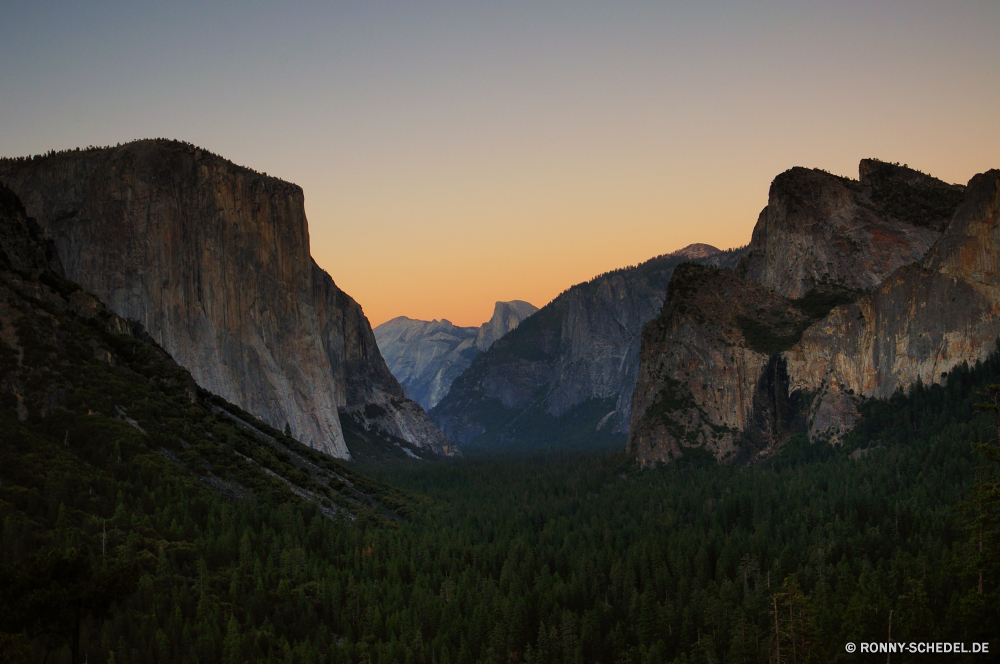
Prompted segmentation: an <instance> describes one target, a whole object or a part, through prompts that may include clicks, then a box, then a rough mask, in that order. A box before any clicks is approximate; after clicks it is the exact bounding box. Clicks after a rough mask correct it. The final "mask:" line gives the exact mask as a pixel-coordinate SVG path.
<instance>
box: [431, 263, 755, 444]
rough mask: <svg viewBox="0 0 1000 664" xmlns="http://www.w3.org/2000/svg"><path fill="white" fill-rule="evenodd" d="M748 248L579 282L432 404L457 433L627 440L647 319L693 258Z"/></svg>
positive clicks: (500, 438) (473, 437)
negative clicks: (680, 267)
mask: <svg viewBox="0 0 1000 664" xmlns="http://www.w3.org/2000/svg"><path fill="white" fill-rule="evenodd" d="M741 255H742V251H741V250H730V251H727V252H720V251H719V250H718V249H715V248H714V247H709V246H708V245H691V246H690V247H687V248H685V249H682V250H680V251H677V252H674V253H672V254H667V255H664V256H659V257H657V258H654V259H651V260H649V261H646V262H645V263H642V264H641V265H638V266H633V267H629V268H623V269H620V270H615V271H613V272H609V273H607V274H603V275H600V276H598V277H596V278H594V279H592V280H591V281H589V282H586V283H583V284H578V285H576V286H573V287H572V288H570V289H568V290H567V291H565V292H563V293H562V294H560V295H559V296H558V297H556V298H555V299H554V300H553V301H552V302H550V303H549V304H547V305H546V306H544V307H543V308H542V309H540V310H539V311H538V312H537V313H535V314H534V315H532V316H531V317H529V318H528V319H526V320H525V321H524V322H523V323H522V324H521V325H520V326H518V328H517V329H516V330H514V331H512V332H510V333H509V334H507V335H506V336H505V337H503V338H502V339H500V340H499V341H498V342H496V343H495V344H494V345H493V346H492V347H491V348H490V349H489V350H488V351H487V352H485V353H483V354H482V355H480V356H478V357H476V359H474V360H473V361H472V364H471V365H470V367H469V368H468V369H467V370H466V371H465V372H464V373H463V374H462V375H461V376H459V377H458V378H457V379H456V380H455V382H454V383H453V384H452V388H451V391H450V392H449V393H448V395H447V396H446V397H445V398H444V399H443V400H442V401H441V402H440V403H439V404H438V405H437V407H435V408H434V410H433V411H431V417H432V419H433V420H434V422H435V424H437V426H438V427H439V428H440V429H441V430H442V431H443V432H445V434H446V435H447V436H448V437H449V438H450V439H451V440H453V441H455V442H457V443H459V444H469V443H471V442H473V441H476V445H477V446H480V447H488V448H490V449H495V450H499V449H506V450H515V449H517V450H521V451H540V450H545V449H555V448H558V447H562V446H569V447H581V446H584V447H586V446H594V445H596V446H604V447H606V446H609V445H610V446H616V445H619V444H621V443H623V442H624V434H625V432H626V431H627V427H628V412H629V410H630V407H631V396H632V389H633V387H634V385H635V380H636V376H637V372H638V359H639V355H638V354H639V337H640V333H641V330H642V326H643V324H644V323H645V322H646V321H648V320H650V319H651V318H654V317H655V316H656V314H657V313H659V310H660V307H661V305H662V303H663V298H664V296H665V294H666V290H667V284H668V283H669V282H670V278H671V275H672V274H673V271H674V269H675V268H676V267H677V266H678V265H681V264H682V263H684V262H687V261H690V260H696V261H714V262H716V263H718V264H723V265H728V266H730V267H732V266H734V265H735V263H736V261H737V260H738V259H739V257H740V256H741Z"/></svg>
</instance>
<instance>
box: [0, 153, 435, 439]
mask: <svg viewBox="0 0 1000 664" xmlns="http://www.w3.org/2000/svg"><path fill="white" fill-rule="evenodd" d="M0 182H3V183H5V184H6V185H7V186H9V187H10V188H11V189H12V190H13V191H14V192H15V193H16V194H17V195H18V196H19V197H20V199H21V200H22V201H23V202H24V205H25V208H26V209H27V212H28V215H29V216H31V217H34V218H35V219H36V220H37V221H38V223H39V225H40V226H41V227H42V228H43V229H44V231H45V232H46V233H47V234H48V235H49V236H50V237H52V238H53V239H54V242H55V248H56V251H57V252H58V255H59V258H60V259H61V261H62V264H63V266H64V267H65V272H66V276H67V278H69V279H72V280H74V281H76V282H78V283H80V284H81V285H82V286H83V287H84V288H86V289H87V290H89V291H91V292H93V293H95V294H96V295H97V296H98V297H100V298H101V299H102V300H104V301H105V302H106V303H107V305H108V306H109V307H110V308H111V309H112V310H113V311H114V312H115V313H117V314H118V315H119V316H122V317H123V318H129V319H134V320H138V321H139V322H140V323H141V324H142V325H143V327H144V328H145V329H146V330H148V332H149V334H150V335H152V337H153V338H154V339H155V340H156V342H157V343H159V344H160V345H161V346H162V347H163V348H164V349H166V350H167V351H168V352H169V353H170V354H171V355H172V356H173V357H174V359H176V360H177V362H178V363H179V364H180V365H182V366H183V367H185V368H186V369H187V370H188V371H190V372H191V374H192V376H194V378H195V380H197V381H198V383H199V384H200V385H201V386H203V387H204V388H206V389H208V390H210V391H212V392H215V393H216V394H219V395H220V396H222V397H223V398H225V399H227V400H228V401H231V402H233V403H235V404H237V405H239V406H240V407H242V408H244V409H245V410H247V411H249V412H250V413H252V414H254V415H256V416H257V417H259V418H261V419H262V420H263V421H264V422H266V423H267V424H269V425H271V426H273V427H276V428H278V429H283V428H285V427H286V425H287V426H288V427H289V428H290V429H291V431H292V433H293V435H294V436H295V437H296V438H298V439H299V440H301V441H303V442H305V443H307V444H308V445H310V446H312V447H314V448H316V449H319V450H322V451H324V452H326V453H328V454H331V455H333V456H337V457H342V458H349V457H350V452H349V451H348V449H347V446H346V443H345V440H344V435H343V430H342V428H341V423H340V416H341V414H344V415H351V416H352V417H354V418H355V419H361V420H363V423H364V425H365V426H366V427H372V426H374V427H376V428H377V429H381V430H384V431H385V432H386V433H389V434H392V435H395V436H397V437H399V438H403V439H405V440H407V441H409V442H411V443H414V444H416V445H418V446H421V447H427V448H429V449H433V450H434V451H436V452H438V453H445V454H447V453H449V450H451V449H452V448H451V446H449V444H448V441H447V440H446V439H445V438H444V436H443V435H442V434H441V433H440V432H439V431H438V430H437V429H435V428H434V426H433V425H432V424H431V422H430V420H429V419H428V418H427V415H426V414H425V413H424V411H423V410H422V409H421V408H420V406H418V405H417V404H416V403H414V402H412V401H410V400H409V399H407V398H406V397H405V395H404V393H403V388H402V387H401V386H400V385H399V383H398V382H397V381H396V379H395V378H393V376H392V374H391V373H390V372H389V369H388V367H386V365H385V361H384V360H383V359H382V356H381V355H380V354H379V350H378V346H377V344H376V342H375V336H374V335H373V334H372V330H371V327H370V326H369V324H368V320H367V319H366V318H365V315H364V312H363V311H362V310H361V307H360V305H358V303H357V302H355V301H354V300H353V299H352V298H351V297H350V296H348V295H347V294H346V293H344V292H343V291H342V290H340V289H339V288H338V287H337V285H336V284H335V283H334V282H333V279H331V278H330V275H328V274H327V273H326V272H325V271H323V270H322V269H320V267H319V266H318V265H316V263H315V261H313V259H312V257H311V256H310V253H309V229H308V226H307V223H306V216H305V209H304V206H303V193H302V189H301V188H299V187H298V186H296V185H294V184H290V183H288V182H283V181H281V180H278V179H276V178H273V177H268V176H267V175H262V174H260V173H257V172H255V171H252V170H250V169H247V168H243V167H240V166H237V165H235V164H233V163H231V162H229V161H226V160H225V159H222V158H221V157H218V156H216V155H213V154H211V153H209V152H207V151H205V150H201V149H199V148H196V147H194V146H192V145H189V144H186V143H180V142H176V141H166V140H143V141H136V142H134V143H129V144H126V145H123V146H120V147H116V148H103V149H87V150H75V151H67V152H61V153H50V154H49V155H47V156H43V157H34V158H29V159H3V160H0Z"/></svg>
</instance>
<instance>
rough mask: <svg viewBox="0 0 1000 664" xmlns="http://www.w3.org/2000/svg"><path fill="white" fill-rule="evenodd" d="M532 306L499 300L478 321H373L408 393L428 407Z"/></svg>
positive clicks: (378, 338)
mask: <svg viewBox="0 0 1000 664" xmlns="http://www.w3.org/2000/svg"><path fill="white" fill-rule="evenodd" d="M536 311H538V308H537V307H535V306H534V305H533V304H530V303H528V302H524V301H522V300H514V301H512V302H497V303H496V304H495V305H494V308H493V317H492V318H490V320H489V321H487V322H485V323H483V324H482V325H481V326H479V327H458V326H456V325H452V323H451V321H448V320H440V321H438V320H433V321H424V320H413V319H410V318H407V317H406V316H399V317H397V318H393V319H392V320H389V321H386V322H385V323H382V324H381V325H379V326H378V327H376V328H375V340H376V341H377V342H378V347H379V350H380V351H381V352H382V357H384V358H385V361H386V364H388V366H389V370H390V371H391V372H392V375H393V376H395V377H396V379H397V380H398V381H399V382H400V384H402V386H403V389H404V390H405V391H406V396H408V397H409V398H411V399H413V400H414V401H416V402H417V403H419V404H420V405H421V406H423V407H424V408H426V409H427V410H428V411H429V410H430V409H432V408H433V407H434V406H436V405H437V404H438V402H439V401H441V399H442V398H444V395H445V394H447V393H448V389H449V388H450V387H451V384H452V382H453V381H454V380H455V378H457V377H458V376H459V375H460V374H461V373H462V372H463V371H465V370H466V369H467V368H468V367H469V365H470V364H471V363H472V360H473V358H475V357H476V355H478V354H479V353H481V352H483V351H484V350H486V349H488V348H489V347H490V346H492V345H493V342H495V341H496V340H497V339H499V338H500V337H502V336H503V335H505V334H507V333H508V332H510V331H511V330H513V329H514V328H515V327H517V326H518V325H519V324H520V322H521V321H522V320H524V319H525V318H527V317H528V316H530V315H531V314H533V313H535V312H536Z"/></svg>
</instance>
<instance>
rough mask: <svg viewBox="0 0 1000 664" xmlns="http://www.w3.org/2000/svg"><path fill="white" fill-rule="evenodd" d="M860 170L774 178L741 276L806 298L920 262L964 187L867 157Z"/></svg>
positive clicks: (872, 281) (877, 279)
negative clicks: (826, 286) (851, 174)
mask: <svg viewBox="0 0 1000 664" xmlns="http://www.w3.org/2000/svg"><path fill="white" fill-rule="evenodd" d="M859 172H860V177H861V179H860V181H857V180H849V179H847V178H842V177H837V176H835V175H831V174H829V173H826V172H824V171H819V170H811V169H806V168H793V169H791V170H788V171H785V172H784V173H782V174H781V175H779V176H778V177H776V178H775V179H774V182H773V183H772V184H771V191H770V194H769V196H768V203H767V207H765V208H764V210H763V211H762V212H761V213H760V217H759V218H758V220H757V225H756V226H755V227H754V231H753V238H752V239H751V241H750V252H749V253H748V254H747V257H746V258H745V259H744V261H743V262H742V263H741V265H740V268H739V271H740V273H741V274H742V275H743V276H744V277H745V278H746V279H747V280H748V281H752V282H754V283H758V284H761V285H763V286H767V287H768V288H771V289H773V290H774V291H775V292H777V293H778V294H780V295H783V296H785V297H791V298H800V297H803V296H805V295H806V293H808V292H809V291H810V290H812V288H813V287H814V286H816V285H817V284H821V283H825V282H832V283H837V284H840V285H843V286H845V287H848V288H853V289H858V290H865V291H870V290H874V289H875V288H877V287H878V286H879V284H881V283H882V281H883V280H885V278H886V277H887V276H888V275H889V274H891V273H892V272H893V270H895V269H896V268H899V267H901V266H903V265H908V264H910V263H913V262H915V261H918V260H920V259H921V258H922V257H923V255H924V254H925V253H926V252H927V250H928V249H929V248H930V246H931V245H932V244H934V242H935V241H936V240H937V238H938V237H939V236H940V232H941V230H942V229H943V228H944V226H945V225H946V224H947V220H948V219H949V218H950V216H951V213H952V212H953V211H954V209H955V206H957V205H958V202H959V201H960V200H961V197H962V190H963V187H961V186H959V185H949V184H946V183H944V182H941V181H940V180H937V179H935V178H932V177H930V176H927V175H923V174H922V173H918V172H917V171H914V170H912V169H909V168H905V167H899V166H894V165H892V164H886V163H883V162H879V161H875V160H869V159H866V160H864V161H862V162H861V164H860V167H859Z"/></svg>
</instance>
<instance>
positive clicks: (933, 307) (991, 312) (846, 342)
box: [786, 170, 1000, 437]
mask: <svg viewBox="0 0 1000 664" xmlns="http://www.w3.org/2000/svg"><path fill="white" fill-rule="evenodd" d="M998 337H1000V171H997V170H993V171H989V172H987V173H983V174H981V175H977V176H976V177H974V178H973V179H972V180H971V181H970V182H969V185H968V190H967V195H966V197H965V200H964V201H963V202H962V204H961V205H960V206H959V208H958V210H957V211H956V212H955V216H954V218H953V220H952V222H951V223H950V224H949V226H948V228H947V229H946V230H945V232H944V234H943V235H942V236H941V239H940V240H938V242H937V244H936V245H935V246H934V247H933V249H931V251H930V252H928V254H927V255H926V256H925V257H924V259H923V260H922V261H921V262H920V263H918V264H916V265H911V266H907V267H903V268H901V269H899V270H897V271H896V272H894V273H893V274H892V275H891V276H890V277H889V278H888V279H886V281H885V282H884V283H883V284H882V286H881V287H880V288H879V289H878V290H876V291H874V292H873V293H869V294H867V295H865V296H864V297H862V298H861V299H860V300H859V301H858V302H857V303H855V304H853V305H849V306H842V307H837V308H835V309H833V310H832V311H831V312H830V313H829V315H828V316H827V317H826V318H824V319H823V320H822V321H820V322H819V323H817V324H816V325H814V326H813V327H811V328H810V329H809V330H807V331H806V333H805V334H804V335H803V337H802V340H801V342H800V343H799V344H797V345H796V346H795V347H794V348H792V349H791V350H790V351H789V352H788V353H787V354H786V357H787V363H788V373H789V379H790V389H791V390H802V391H808V392H813V393H816V394H818V395H820V397H819V399H817V400H816V402H817V403H816V404H815V405H814V410H819V409H821V408H823V407H824V404H825V402H826V401H827V400H828V399H829V398H831V397H829V396H828V395H834V396H833V397H832V398H834V399H839V400H840V401H841V402H843V398H842V396H840V395H843V394H844V393H847V394H849V395H856V396H866V397H880V398H886V397H889V396H891V395H892V393H893V392H894V391H895V390H897V389H899V388H903V389H905V388H906V387H908V386H910V385H913V384H914V383H916V382H917V381H918V380H919V381H921V382H923V383H924V384H932V383H935V382H939V381H940V380H941V377H942V374H943V373H945V372H947V371H949V370H950V369H952V368H954V367H955V366H957V365H959V364H961V363H963V362H969V363H973V362H975V361H977V360H979V359H982V358H985V357H986V356H987V355H989V353H991V352H992V351H993V350H994V348H995V347H996V341H997V338H998ZM856 417H857V412H856V409H854V408H853V400H852V401H851V403H850V404H843V406H842V408H841V409H839V412H838V411H836V410H834V412H832V413H831V415H830V416H829V417H827V419H826V420H825V421H823V422H822V423H821V424H822V426H820V425H818V424H817V423H816V422H815V420H814V421H813V426H812V430H811V433H812V434H813V435H814V436H824V435H825V436H830V437H836V436H839V435H840V434H842V433H843V432H844V431H847V430H849V429H850V427H851V426H852V425H853V423H854V419H856Z"/></svg>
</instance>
